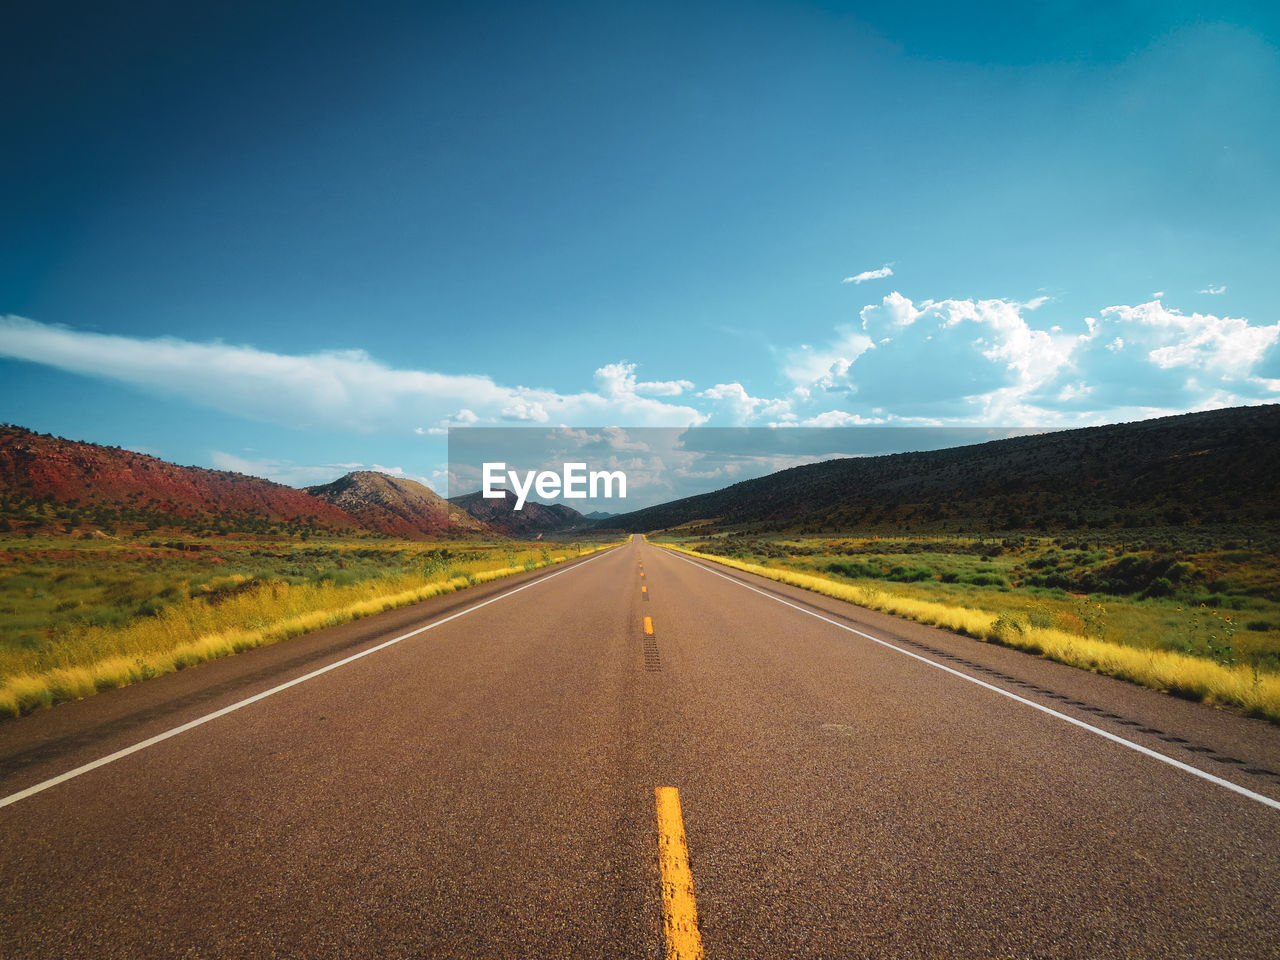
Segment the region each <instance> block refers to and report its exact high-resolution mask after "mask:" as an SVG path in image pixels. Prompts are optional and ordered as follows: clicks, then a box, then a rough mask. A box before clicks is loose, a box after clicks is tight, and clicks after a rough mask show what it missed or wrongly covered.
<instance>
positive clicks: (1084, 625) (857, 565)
mask: <svg viewBox="0 0 1280 960" xmlns="http://www.w3.org/2000/svg"><path fill="white" fill-rule="evenodd" d="M657 542H659V543H660V544H663V545H668V546H674V547H676V548H678V549H683V550H686V551H689V552H693V553H694V554H695V555H700V556H705V557H708V558H709V559H714V560H717V561H718V562H721V563H727V564H729V565H730V566H734V567H737V568H739V569H743V570H750V571H752V572H756V573H760V574H762V575H764V576H768V577H770V578H772V579H775V580H779V581H782V582H786V583H791V584H794V585H796V586H801V587H804V588H806V589H810V590H815V591H817V592H819V593H823V594H826V595H828V596H833V597H837V598H839V599H844V600H848V601H850V602H853V603H857V604H859V605H861V606H866V607H870V608H872V609H876V610H882V611H885V612H888V613H893V614H897V615H899V616H904V617H907V618H909V619H912V620H916V621H919V622H921V623H928V624H934V625H937V626H941V627H944V628H946V629H949V630H954V631H956V632H959V633H963V634H966V635H968V636H971V637H974V638H976V639H979V640H983V641H986V642H992V643H999V644H1003V645H1005V646H1010V647H1016V648H1019V649H1023V650H1027V651H1030V652H1033V653H1037V654H1041V655H1043V656H1046V657H1049V658H1051V659H1054V660H1058V661H1060V662H1063V663H1069V664H1072V665H1074V666H1079V667H1083V668H1085V669H1089V670H1095V671H1097V672H1100V673H1106V674H1109V675H1112V676H1116V677H1120V678H1122V679H1125V680H1130V681H1132V682H1135V683H1141V684H1143V685H1146V686H1150V687H1153V688H1155V689H1159V690H1164V691H1167V692H1170V693H1173V694H1176V695H1178V696H1182V697H1186V698H1189V699H1195V700H1203V701H1206V702H1210V703H1217V704H1222V705H1227V706H1231V707H1235V708H1238V709H1241V710H1244V711H1245V712H1247V713H1250V714H1252V715H1254V716H1259V717H1265V718H1267V719H1269V720H1271V721H1272V722H1280V599H1278V598H1280V573H1278V572H1277V569H1278V568H1277V564H1276V562H1275V557H1274V556H1272V555H1271V554H1270V553H1269V552H1268V550H1266V549H1259V548H1257V547H1255V546H1248V545H1241V544H1231V545H1228V546H1227V547H1224V548H1222V549H1218V550H1208V549H1200V550H1196V551H1189V552H1186V553H1179V552H1176V551H1171V550H1168V549H1162V548H1160V547H1155V548H1149V546H1148V545H1146V544H1133V543H1114V542H1112V543H1107V542H1096V541H1090V542H1081V541H1072V540H1066V541H1063V540H1058V539H1052V538H1033V537H1018V538H1005V539H988V540H982V539H980V538H950V539H948V538H917V539H907V538H902V539H894V538H880V537H871V538H857V537H847V538H798V539H781V538H780V539H766V538H763V537H755V536H712V537H683V538H676V537H673V538H665V539H660V540H658V541H657Z"/></svg>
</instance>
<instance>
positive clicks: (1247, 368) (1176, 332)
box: [1092, 300, 1280, 380]
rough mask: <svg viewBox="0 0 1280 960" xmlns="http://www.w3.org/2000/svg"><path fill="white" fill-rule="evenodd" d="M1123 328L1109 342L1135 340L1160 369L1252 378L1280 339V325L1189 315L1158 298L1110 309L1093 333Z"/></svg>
mask: <svg viewBox="0 0 1280 960" xmlns="http://www.w3.org/2000/svg"><path fill="white" fill-rule="evenodd" d="M1121 330H1123V332H1124V335H1123V336H1119V335H1117V336H1116V338H1115V340H1113V341H1111V342H1112V343H1118V344H1119V346H1118V347H1117V348H1116V349H1117V350H1119V349H1121V348H1123V347H1124V346H1126V344H1133V345H1134V346H1136V347H1138V348H1140V349H1142V350H1143V351H1144V352H1145V354H1146V358H1147V360H1148V361H1149V362H1151V363H1152V364H1154V365H1155V366H1157V367H1159V368H1160V369H1162V370H1169V369H1172V368H1175V367H1181V368H1186V369H1188V370H1203V371H1207V372H1209V373H1213V374H1216V375H1218V376H1220V377H1224V378H1227V379H1231V380H1238V379H1242V378H1245V377H1247V376H1249V374H1250V373H1251V372H1252V371H1253V368H1254V367H1255V366H1257V365H1258V364H1259V363H1260V362H1261V361H1262V358H1263V356H1264V355H1265V354H1266V353H1267V351H1269V350H1270V349H1271V348H1272V347H1273V346H1274V345H1275V343H1276V341H1277V339H1280V323H1275V324H1272V325H1271V326H1265V327H1260V326H1255V325H1253V324H1251V323H1250V322H1249V321H1248V320H1245V319H1242V318H1239V317H1218V316H1214V315H1212V314H1202V313H1192V314H1191V315H1190V316H1188V315H1186V314H1184V313H1182V312H1181V311H1179V310H1173V309H1169V308H1168V307H1165V306H1164V305H1163V304H1162V303H1160V301H1158V300H1153V301H1151V302H1150V303H1143V304H1139V305H1138V306H1132V307H1131V306H1114V307H1107V308H1106V309H1104V310H1103V311H1102V313H1101V322H1100V323H1095V324H1094V325H1093V328H1092V335H1093V336H1094V337H1101V338H1106V337H1108V336H1110V335H1111V334H1112V331H1116V332H1117V333H1118V332H1119V331H1121Z"/></svg>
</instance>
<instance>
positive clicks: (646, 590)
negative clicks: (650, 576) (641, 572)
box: [640, 587, 649, 593]
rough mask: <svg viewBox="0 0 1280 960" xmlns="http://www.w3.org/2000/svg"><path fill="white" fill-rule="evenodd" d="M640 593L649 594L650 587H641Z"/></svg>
mask: <svg viewBox="0 0 1280 960" xmlns="http://www.w3.org/2000/svg"><path fill="white" fill-rule="evenodd" d="M640 592H641V593H648V592H649V588H648V587H641V588H640Z"/></svg>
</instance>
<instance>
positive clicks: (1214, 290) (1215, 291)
mask: <svg viewBox="0 0 1280 960" xmlns="http://www.w3.org/2000/svg"><path fill="white" fill-rule="evenodd" d="M1226 292H1227V285H1226V284H1225V283H1224V284H1222V285H1221V286H1217V287H1215V286H1214V285H1213V284H1212V283H1211V284H1209V285H1208V286H1207V287H1205V288H1204V289H1203V290H1201V291H1200V293H1207V294H1209V295H1210V296H1211V297H1216V296H1218V295H1219V294H1223V293H1226ZM1157 299H1159V297H1157Z"/></svg>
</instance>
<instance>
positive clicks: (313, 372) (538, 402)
mask: <svg viewBox="0 0 1280 960" xmlns="http://www.w3.org/2000/svg"><path fill="white" fill-rule="evenodd" d="M0 334H2V335H0V356H5V357H11V358H13V359H17V360H25V361H29V362H33V363H43V364H47V365H49V366H52V367H56V368H58V369H60V370H66V371H69V372H72V373H78V374H83V375H86V376H91V377H98V378H101V379H105V380H112V381H116V382H120V383H125V384H128V385H130V386H132V387H135V388H137V389H139V390H143V391H146V392H148V393H154V394H161V395H164V396H170V397H180V398H183V399H186V400H189V401H191V402H193V403H197V404H200V405H202V406H206V407H212V408H214V409H217V410H222V411H223V412H226V413H231V414H235V415H237V416H242V417H246V418H249V419H253V420H262V421H268V422H272V423H278V424H283V425H285V426H289V427H295V428H303V429H324V430H334V429H339V430H345V431H349V432H354V433H371V432H376V431H385V430H392V431H395V430H405V431H407V430H410V429H414V428H413V427H412V424H415V423H418V424H421V423H423V422H424V421H426V422H428V423H433V422H434V423H435V424H437V425H441V426H443V425H445V424H444V423H442V421H446V420H448V419H449V418H450V417H453V416H455V415H457V416H461V413H460V412H459V413H457V414H455V412H456V411H464V410H465V411H469V412H470V413H471V414H472V415H473V416H474V417H475V420H474V421H471V422H486V423H498V422H501V421H503V420H519V421H527V422H534V423H546V422H564V423H593V422H594V423H599V422H602V421H604V422H627V423H630V424H633V425H636V426H690V425H693V424H696V423H701V422H703V421H704V420H705V419H706V418H705V416H704V415H703V414H702V413H701V412H700V411H698V410H697V409H695V408H693V407H689V406H683V405H678V404H672V403H669V402H666V401H663V400H660V399H656V398H654V397H641V396H639V395H637V393H636V390H635V382H634V376H633V375H631V373H630V371H629V370H624V372H623V374H622V375H621V376H620V378H619V377H617V376H614V381H615V382H614V383H613V386H612V387H611V389H609V390H608V391H607V392H604V393H591V392H585V393H570V394H562V393H558V392H556V391H554V390H547V389H538V388H530V387H524V386H515V387H509V386H505V385H502V384H498V383H495V382H494V381H493V380H492V379H491V378H490V377H487V376H480V375H453V374H442V373H433V372H430V371H421V370H404V369H395V368H393V367H389V366H387V365H386V364H384V363H382V362H381V361H379V360H376V359H374V358H373V357H371V356H370V355H369V354H368V353H366V352H364V351H363V350H346V351H330V352H324V353H316V354H305V355H290V354H280V353H271V352H269V351H265V350H259V349H257V348H255V347H250V346H235V345H229V344H225V343H220V342H217V341H214V342H208V343H196V342H192V341H189V340H180V339H177V338H172V337H165V338H161V339H154V340H146V339H141V338H136V337H126V336H119V335H113V334H100V333H89V332H85V331H80V330H73V329H69V328H66V327H60V326H52V325H48V324H43V323H39V322H37V321H35V320H28V319H26V318H23V317H14V316H6V317H3V318H0ZM628 366H629V365H625V364H611V365H608V366H606V367H603V368H601V371H599V372H598V373H597V382H601V381H603V382H604V383H605V385H606V386H609V385H610V374H609V373H608V371H610V370H614V371H616V370H618V369H619V368H626V367H628ZM602 375H603V376H602ZM417 429H419V430H424V432H425V433H426V434H431V432H432V430H431V428H421V427H419V428H417Z"/></svg>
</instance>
